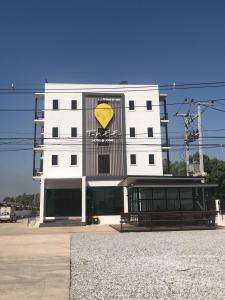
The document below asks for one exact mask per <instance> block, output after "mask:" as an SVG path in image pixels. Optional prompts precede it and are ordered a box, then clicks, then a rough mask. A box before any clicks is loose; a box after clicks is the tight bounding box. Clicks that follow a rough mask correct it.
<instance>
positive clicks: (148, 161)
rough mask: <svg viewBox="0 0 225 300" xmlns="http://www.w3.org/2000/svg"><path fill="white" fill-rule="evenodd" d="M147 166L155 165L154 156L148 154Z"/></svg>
mask: <svg viewBox="0 0 225 300" xmlns="http://www.w3.org/2000/svg"><path fill="white" fill-rule="evenodd" d="M150 157H151V158H153V163H150ZM148 164H149V166H153V165H155V155H154V154H152V153H149V154H148Z"/></svg>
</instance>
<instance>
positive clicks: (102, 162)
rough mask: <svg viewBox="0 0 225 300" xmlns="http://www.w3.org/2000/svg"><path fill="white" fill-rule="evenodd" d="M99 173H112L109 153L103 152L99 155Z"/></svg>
mask: <svg viewBox="0 0 225 300" xmlns="http://www.w3.org/2000/svg"><path fill="white" fill-rule="evenodd" d="M98 173H99V174H109V173H110V163H109V155H108V154H101V155H99V156H98Z"/></svg>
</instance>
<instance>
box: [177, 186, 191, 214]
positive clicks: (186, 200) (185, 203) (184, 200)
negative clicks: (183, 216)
mask: <svg viewBox="0 0 225 300" xmlns="http://www.w3.org/2000/svg"><path fill="white" fill-rule="evenodd" d="M180 203H181V210H193V209H194V203H193V194H192V188H181V189H180Z"/></svg>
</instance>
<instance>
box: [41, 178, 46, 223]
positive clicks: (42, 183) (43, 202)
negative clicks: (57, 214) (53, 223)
mask: <svg viewBox="0 0 225 300" xmlns="http://www.w3.org/2000/svg"><path fill="white" fill-rule="evenodd" d="M40 184H41V187H40V223H43V222H44V210H45V179H44V178H43V176H42V177H41V182H40Z"/></svg>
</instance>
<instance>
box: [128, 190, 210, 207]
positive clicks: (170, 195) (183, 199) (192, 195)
mask: <svg viewBox="0 0 225 300" xmlns="http://www.w3.org/2000/svg"><path fill="white" fill-rule="evenodd" d="M208 196H209V195H208V192H205V191H204V189H203V188H196V187H194V188H193V187H179V188H178V187H176V188H170V187H169V188H158V187H157V188H148V187H142V188H130V189H129V191H128V209H129V212H132V211H133V212H135V211H192V210H198V211H199V210H205V209H206V205H207V198H208Z"/></svg>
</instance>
